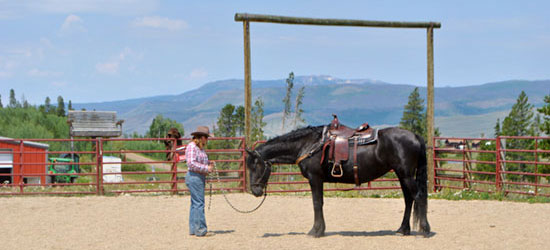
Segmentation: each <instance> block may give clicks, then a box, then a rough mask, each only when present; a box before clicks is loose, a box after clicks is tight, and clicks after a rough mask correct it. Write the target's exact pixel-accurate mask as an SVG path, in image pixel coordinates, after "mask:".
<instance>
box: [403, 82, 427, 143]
mask: <svg viewBox="0 0 550 250" xmlns="http://www.w3.org/2000/svg"><path fill="white" fill-rule="evenodd" d="M423 103H424V100H423V99H422V98H420V94H419V93H418V87H416V88H414V90H413V91H412V92H411V94H410V95H409V102H408V103H407V105H405V110H404V111H403V116H402V117H401V122H400V123H399V127H401V128H404V129H407V130H409V131H411V132H413V133H415V134H418V135H422V134H423V132H424V127H425V125H424V118H423V116H424V115H423V113H424V105H423Z"/></svg>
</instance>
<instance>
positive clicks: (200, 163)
mask: <svg viewBox="0 0 550 250" xmlns="http://www.w3.org/2000/svg"><path fill="white" fill-rule="evenodd" d="M185 158H186V160H187V169H188V170H189V171H191V172H195V173H200V174H204V175H206V174H208V155H206V152H205V151H204V150H202V149H200V148H199V147H197V145H196V144H195V142H190V143H189V144H187V148H186V149H185Z"/></svg>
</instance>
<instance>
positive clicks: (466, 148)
mask: <svg viewBox="0 0 550 250" xmlns="http://www.w3.org/2000/svg"><path fill="white" fill-rule="evenodd" d="M549 141H550V137H540V136H499V137H497V138H494V139H493V138H452V137H437V138H434V158H433V161H434V166H435V167H434V172H435V173H434V191H439V190H442V189H444V188H448V189H466V190H473V191H479V192H488V193H494V192H502V193H505V194H508V193H515V194H521V195H536V196H550V184H549V180H550V150H549V149H548V148H541V147H540V144H541V143H548V142H549ZM545 145H548V144H545Z"/></svg>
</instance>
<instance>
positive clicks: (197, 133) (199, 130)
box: [191, 126, 214, 137]
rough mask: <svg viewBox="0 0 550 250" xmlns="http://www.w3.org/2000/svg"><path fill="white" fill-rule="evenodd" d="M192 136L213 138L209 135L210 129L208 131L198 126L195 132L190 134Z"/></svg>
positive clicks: (206, 128)
mask: <svg viewBox="0 0 550 250" xmlns="http://www.w3.org/2000/svg"><path fill="white" fill-rule="evenodd" d="M191 135H192V136H200V135H204V136H206V137H210V136H214V135H213V134H210V129H208V127H207V126H198V127H197V129H196V130H195V132H193V133H191Z"/></svg>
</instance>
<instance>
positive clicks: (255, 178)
mask: <svg viewBox="0 0 550 250" xmlns="http://www.w3.org/2000/svg"><path fill="white" fill-rule="evenodd" d="M246 152H247V153H248V157H247V158H246V167H247V168H248V172H249V173H250V190H251V191H252V194H253V195H254V196H256V197H258V196H261V195H263V193H264V189H265V188H266V187H267V180H268V179H269V175H270V174H271V162H269V161H265V160H264V159H263V158H262V155H260V153H259V152H258V151H256V150H254V151H251V150H248V149H246Z"/></svg>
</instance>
